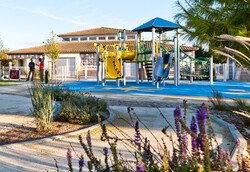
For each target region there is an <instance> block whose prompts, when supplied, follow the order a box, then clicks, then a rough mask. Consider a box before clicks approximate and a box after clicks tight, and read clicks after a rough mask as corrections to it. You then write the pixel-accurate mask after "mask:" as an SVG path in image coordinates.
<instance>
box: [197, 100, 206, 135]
mask: <svg viewBox="0 0 250 172" xmlns="http://www.w3.org/2000/svg"><path fill="white" fill-rule="evenodd" d="M206 114H207V109H206V107H205V104H204V103H203V104H202V105H201V107H200V108H199V110H198V111H197V112H196V119H197V121H198V126H199V129H200V132H201V133H205V122H206Z"/></svg>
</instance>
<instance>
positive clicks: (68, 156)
mask: <svg viewBox="0 0 250 172" xmlns="http://www.w3.org/2000/svg"><path fill="white" fill-rule="evenodd" d="M67 160H68V166H69V171H70V172H72V171H73V167H72V155H71V150H70V148H68V152H67Z"/></svg>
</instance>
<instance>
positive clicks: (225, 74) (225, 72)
mask: <svg viewBox="0 0 250 172" xmlns="http://www.w3.org/2000/svg"><path fill="white" fill-rule="evenodd" d="M223 81H224V82H226V81H227V71H226V63H223Z"/></svg>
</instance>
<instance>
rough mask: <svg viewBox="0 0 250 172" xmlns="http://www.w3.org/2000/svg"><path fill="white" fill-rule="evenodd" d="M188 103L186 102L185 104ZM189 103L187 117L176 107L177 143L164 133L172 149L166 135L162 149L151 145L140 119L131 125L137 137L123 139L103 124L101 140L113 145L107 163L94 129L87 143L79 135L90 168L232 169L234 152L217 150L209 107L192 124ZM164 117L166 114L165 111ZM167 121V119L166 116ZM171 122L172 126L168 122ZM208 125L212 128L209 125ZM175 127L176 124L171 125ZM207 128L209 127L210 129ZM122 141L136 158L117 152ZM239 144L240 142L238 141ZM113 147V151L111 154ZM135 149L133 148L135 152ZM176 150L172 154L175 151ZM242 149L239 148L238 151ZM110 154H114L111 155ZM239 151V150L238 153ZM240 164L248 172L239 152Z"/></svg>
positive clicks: (105, 150)
mask: <svg viewBox="0 0 250 172" xmlns="http://www.w3.org/2000/svg"><path fill="white" fill-rule="evenodd" d="M185 103H186V102H184V104H185ZM187 108H188V107H187V105H184V116H183V117H182V115H181V109H180V107H179V106H178V107H177V108H176V109H175V110H174V120H175V121H174V124H175V130H174V132H175V134H176V135H177V142H176V141H174V139H173V137H172V135H169V134H168V132H167V129H168V128H169V126H167V127H165V128H164V129H163V130H162V132H163V133H164V134H165V136H166V137H167V138H169V140H170V141H171V143H172V150H169V149H168V146H167V145H166V143H165V142H164V139H163V138H162V145H161V147H160V146H159V148H158V150H156V149H155V148H154V147H152V146H151V144H150V140H148V139H147V138H146V137H143V136H142V134H141V132H140V128H139V124H141V122H140V121H135V123H134V124H132V125H131V126H133V127H134V130H135V134H134V138H132V137H130V136H128V135H126V134H124V133H122V131H120V130H119V131H120V132H121V133H122V136H123V137H122V138H119V137H118V136H117V135H116V134H115V133H112V135H109V133H108V130H107V128H106V125H105V124H102V122H101V121H100V125H101V128H102V135H101V141H103V142H107V143H108V144H109V146H110V148H109V149H108V148H107V147H104V148H103V155H104V161H103V162H104V163H103V164H102V161H101V159H99V160H98V159H97V157H96V156H95V155H94V152H93V151H92V143H91V135H90V132H88V133H87V135H86V142H87V144H85V143H84V141H83V139H82V136H79V140H80V144H81V145H82V147H83V149H84V151H85V153H86V155H87V157H88V159H89V161H88V170H89V171H93V170H94V171H103V172H108V171H118V172H123V171H124V172H125V171H126V172H127V171H129V172H130V171H137V172H158V171H164V172H165V171H206V172H210V171H232V161H231V158H230V152H229V151H227V152H225V151H224V150H223V149H222V148H221V147H219V146H218V145H217V149H216V151H214V150H213V149H214V148H213V145H211V142H212V140H215V134H214V131H213V129H212V125H211V119H210V114H209V110H208V109H207V106H206V105H205V104H204V103H203V104H202V105H201V106H200V108H199V110H198V111H197V113H196V117H195V116H192V120H191V123H190V127H188V124H187V122H186V117H187ZM128 113H129V116H130V117H131V119H132V114H134V115H136V114H135V112H134V110H133V109H132V108H130V107H129V108H128ZM161 115H162V116H163V117H164V115H163V114H162V113H161ZM164 119H165V120H167V118H164ZM168 124H169V125H171V124H170V123H169V122H168ZM206 124H207V126H208V127H206ZM170 127H171V128H172V127H173V126H170ZM206 128H208V129H207V130H206ZM188 135H190V136H191V142H190V144H191V148H192V149H191V151H190V150H189V149H188V142H187V136H188ZM118 143H122V144H124V145H126V146H129V147H130V148H131V149H129V150H128V151H129V152H130V153H131V154H132V155H133V157H134V159H133V160H127V159H126V158H124V157H123V155H122V154H120V153H118V151H117V144H118ZM237 144H238V146H239V142H238V143H237ZM109 150H110V153H109ZM131 150H133V151H131ZM171 152H172V154H171ZM238 152H239V150H238ZM109 154H110V156H109ZM238 154H239V153H238ZM67 159H68V166H69V171H71V169H72V157H71V152H70V149H68V153H67ZM83 164H84V160H83V156H81V158H80V160H79V169H80V170H79V171H81V170H82V167H83ZM238 166H239V170H240V171H244V170H245V171H246V164H245V161H244V158H243V157H242V156H241V155H240V154H239V155H238Z"/></svg>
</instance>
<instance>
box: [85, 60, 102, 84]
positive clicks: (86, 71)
mask: <svg viewBox="0 0 250 172" xmlns="http://www.w3.org/2000/svg"><path fill="white" fill-rule="evenodd" d="M84 71H85V79H86V80H87V79H88V63H85V68H84ZM97 83H99V81H98V82H97Z"/></svg>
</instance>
